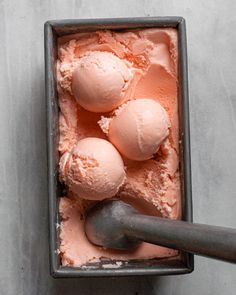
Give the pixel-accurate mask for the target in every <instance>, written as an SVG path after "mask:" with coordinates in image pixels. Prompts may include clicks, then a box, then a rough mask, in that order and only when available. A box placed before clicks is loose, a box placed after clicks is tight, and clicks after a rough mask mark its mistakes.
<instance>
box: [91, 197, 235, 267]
mask: <svg viewBox="0 0 236 295" xmlns="http://www.w3.org/2000/svg"><path fill="white" fill-rule="evenodd" d="M85 232H86V235H87V237H88V239H89V240H90V241H91V242H92V243H93V244H95V245H99V246H103V247H105V248H111V249H119V250H128V249H132V248H135V247H137V246H138V245H139V244H140V243H141V242H142V241H145V242H148V243H152V244H156V245H160V246H166V247H169V248H173V249H178V250H183V251H186V252H190V253H193V254H197V255H203V256H208V257H212V258H218V259H221V260H225V261H229V262H236V229H231V228H225V227H219V226H211V225H205V224H193V223H188V222H185V221H176V220H169V219H165V218H159V217H152V216H146V215H141V214H139V212H138V211H137V210H135V209H134V208H133V207H132V206H131V205H129V204H127V203H125V202H123V201H121V200H119V199H110V200H105V201H102V202H99V203H98V204H96V205H95V206H94V207H92V209H91V210H90V211H89V212H88V215H87V217H86V221H85Z"/></svg>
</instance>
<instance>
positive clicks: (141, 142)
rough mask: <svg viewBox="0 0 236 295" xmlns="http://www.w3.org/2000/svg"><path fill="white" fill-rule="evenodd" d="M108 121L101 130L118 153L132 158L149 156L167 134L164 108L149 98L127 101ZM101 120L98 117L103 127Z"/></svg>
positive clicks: (166, 119)
mask: <svg viewBox="0 0 236 295" xmlns="http://www.w3.org/2000/svg"><path fill="white" fill-rule="evenodd" d="M110 121H111V122H110V123H109V126H106V125H107V124H105V128H104V129H105V130H104V132H105V133H107V134H108V138H109V140H110V142H111V143H113V144H114V146H115V147H116V148H117V149H118V150H119V151H120V153H121V154H122V155H124V156H125V157H127V158H128V159H131V160H136V161H144V160H148V159H151V158H152V157H153V155H154V154H156V153H157V151H158V148H159V147H160V144H161V143H162V142H163V140H164V139H166V138H167V136H168V134H169V128H170V121H169V118H168V115H167V112H166V111H165V109H164V108H163V107H162V106H161V105H160V104H159V103H158V102H156V101H154V100H152V99H141V98H140V99H136V100H131V101H129V102H127V104H126V105H125V106H124V107H123V108H122V109H121V110H118V111H117V114H116V115H115V116H114V118H112V119H111V120H110ZM103 122H104V117H103V118H102V120H101V121H99V124H100V125H101V128H102V129H103Z"/></svg>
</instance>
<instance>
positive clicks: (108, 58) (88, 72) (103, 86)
mask: <svg viewBox="0 0 236 295" xmlns="http://www.w3.org/2000/svg"><path fill="white" fill-rule="evenodd" d="M131 76H132V75H131V71H130V70H129V68H128V67H127V66H126V64H125V62H124V61H122V60H121V59H120V58H118V57H117V56H116V55H114V54H112V53H111V52H106V51H92V52H89V53H88V54H87V55H85V56H83V57H81V58H80V59H79V62H78V66H77V68H76V69H75V71H74V73H73V76H72V91H73V93H74V95H75V98H76V100H77V102H78V103H79V104H80V105H81V106H82V107H83V108H85V109H86V110H88V111H91V112H96V113H99V112H109V111H112V110H113V109H115V108H116V107H118V106H119V105H121V103H122V101H123V100H124V99H125V92H126V89H127V87H128V85H129V81H130V79H131Z"/></svg>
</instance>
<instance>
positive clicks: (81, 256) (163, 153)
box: [57, 28, 181, 266]
mask: <svg viewBox="0 0 236 295" xmlns="http://www.w3.org/2000/svg"><path fill="white" fill-rule="evenodd" d="M177 63H178V51H177V31H176V30H175V29H173V28H164V29H161V28H160V29H159V28H150V29H136V30H130V31H109V30H100V31H94V32H87V33H78V34H74V35H69V36H64V37H60V38H59V41H58V61H57V86H58V96H59V107H60V114H59V131H60V139H59V146H58V150H59V154H60V163H59V174H60V180H61V181H62V182H63V183H64V184H65V186H66V192H65V193H64V195H62V196H61V198H60V203H59V210H60V215H61V223H60V247H59V252H60V257H61V263H62V265H70V266H83V265H87V264H89V263H95V262H99V261H100V260H101V259H111V260H116V261H117V260H118V261H124V262H125V261H127V260H133V259H152V258H163V257H173V256H177V255H178V251H176V250H173V249H168V248H164V247H160V246H156V245H151V244H148V243H142V244H141V245H140V246H139V247H138V248H136V249H134V250H132V251H115V250H108V249H104V248H102V247H97V246H94V245H92V244H91V243H90V242H89V241H88V240H87V238H86V236H85V233H84V218H85V216H86V212H87V211H88V210H89V208H90V207H91V206H93V205H94V204H96V202H99V201H100V200H102V199H107V198H112V197H116V198H121V199H122V200H124V201H125V202H128V203H130V204H132V205H133V206H134V207H135V208H137V209H138V210H139V211H141V212H142V213H144V214H148V215H154V216H162V217H165V218H171V219H178V218H181V197H180V177H179V121H178V99H177V88H178V77H177Z"/></svg>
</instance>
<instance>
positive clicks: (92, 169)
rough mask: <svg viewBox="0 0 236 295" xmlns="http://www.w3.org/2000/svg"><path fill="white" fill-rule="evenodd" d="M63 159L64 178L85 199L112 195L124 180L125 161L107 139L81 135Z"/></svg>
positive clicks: (104, 197)
mask: <svg viewBox="0 0 236 295" xmlns="http://www.w3.org/2000/svg"><path fill="white" fill-rule="evenodd" d="M62 160H63V163H62V164H61V165H60V167H61V169H63V171H61V173H62V174H63V177H62V178H63V179H64V181H65V182H66V184H67V185H68V186H69V188H70V190H71V191H73V192H74V193H76V194H77V195H78V196H79V197H81V198H83V199H89V200H102V199H106V198H110V197H112V196H114V195H115V194H116V193H117V192H118V190H119V188H120V186H121V185H122V184H123V182H124V180H125V171H124V164H123V160H122V158H121V156H120V154H119V152H118V151H117V150H116V149H115V147H114V146H113V145H112V144H111V143H110V142H108V141H107V140H104V139H100V138H95V137H88V138H85V139H82V140H80V141H79V142H78V143H77V145H76V146H75V147H74V149H73V150H72V152H71V153H70V154H69V155H68V156H66V157H63V158H62Z"/></svg>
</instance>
